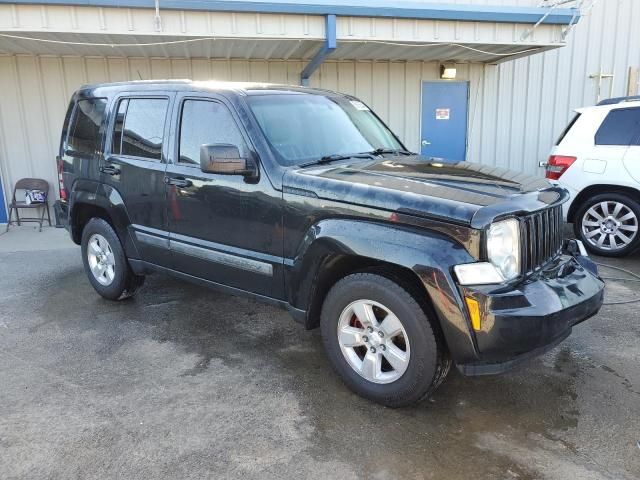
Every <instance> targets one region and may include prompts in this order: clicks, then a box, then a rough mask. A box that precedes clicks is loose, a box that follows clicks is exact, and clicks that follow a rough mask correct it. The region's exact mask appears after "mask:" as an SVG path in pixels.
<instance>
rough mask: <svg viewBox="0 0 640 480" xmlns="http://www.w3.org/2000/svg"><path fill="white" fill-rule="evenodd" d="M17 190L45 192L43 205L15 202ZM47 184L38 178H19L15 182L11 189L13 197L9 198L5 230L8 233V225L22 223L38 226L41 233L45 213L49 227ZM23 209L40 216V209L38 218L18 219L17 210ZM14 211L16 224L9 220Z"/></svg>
mask: <svg viewBox="0 0 640 480" xmlns="http://www.w3.org/2000/svg"><path fill="white" fill-rule="evenodd" d="M18 190H41V191H43V192H45V198H46V199H47V200H46V201H45V202H44V203H31V204H27V202H26V201H24V200H21V201H17V200H16V192H17V191H18ZM48 200H49V183H48V182H47V181H46V180H42V179H40V178H21V179H20V180H18V181H17V182H16V185H15V187H13V196H12V197H11V203H9V219H8V221H7V230H6V231H9V225H12V224H14V223H17V224H18V226H20V225H21V224H22V222H35V223H39V224H40V230H39V231H40V232H41V231H42V223H43V222H44V214H45V212H46V213H47V220H48V221H49V226H51V213H50V212H49V203H48ZM23 208H34V209H36V215H40V209H42V214H41V215H40V216H39V217H22V218H20V212H19V209H23ZM14 210H15V211H16V219H17V220H16V222H13V221H12V220H11V216H12V213H13V211H14Z"/></svg>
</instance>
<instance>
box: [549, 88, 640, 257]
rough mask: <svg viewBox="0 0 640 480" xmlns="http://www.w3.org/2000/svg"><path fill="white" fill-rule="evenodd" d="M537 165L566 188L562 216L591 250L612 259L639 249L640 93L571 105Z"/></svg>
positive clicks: (553, 180)
mask: <svg viewBox="0 0 640 480" xmlns="http://www.w3.org/2000/svg"><path fill="white" fill-rule="evenodd" d="M541 166H545V167H546V177H547V178H548V179H549V180H551V181H552V182H553V183H558V184H560V185H562V186H563V187H566V188H567V189H568V190H569V191H570V192H571V199H570V200H569V202H567V203H566V204H565V205H564V216H565V220H566V221H567V222H572V223H573V224H574V230H575V233H576V236H577V237H578V238H579V239H581V240H582V241H583V243H584V244H585V245H586V247H587V248H588V249H589V250H590V251H591V252H593V253H595V254H597V255H607V256H611V257H617V256H623V255H627V254H629V253H631V252H633V251H634V250H636V249H637V248H638V247H640V232H638V223H639V219H640V97H623V98H612V99H609V100H604V101H602V102H600V103H599V104H598V105H596V106H593V107H585V108H580V109H577V110H576V116H575V117H574V118H573V120H571V122H570V123H569V125H568V126H567V128H566V129H565V130H564V132H563V133H562V135H561V136H560V138H559V139H558V141H557V143H556V145H555V147H553V149H552V150H551V156H550V157H549V160H548V162H545V163H541Z"/></svg>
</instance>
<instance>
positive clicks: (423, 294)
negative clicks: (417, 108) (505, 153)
mask: <svg viewBox="0 0 640 480" xmlns="http://www.w3.org/2000/svg"><path fill="white" fill-rule="evenodd" d="M58 172H59V180H60V187H61V188H60V191H61V200H60V201H59V202H57V204H56V213H57V216H58V218H59V219H60V221H62V222H64V223H66V224H67V226H68V229H69V231H70V233H71V236H72V238H73V240H74V241H75V242H76V243H78V244H80V245H81V246H82V259H83V261H84V266H85V270H86V273H87V276H88V277H89V281H90V282H91V284H92V285H93V287H94V288H95V289H96V291H97V292H98V293H99V294H100V295H102V296H103V297H105V298H108V299H111V300H118V299H123V298H126V297H128V296H131V295H132V294H133V293H134V292H135V291H136V290H137V289H138V288H139V287H140V286H141V285H142V284H143V281H144V278H145V275H147V274H149V273H151V272H157V271H159V272H166V273H170V274H172V275H176V276H178V277H181V278H184V279H186V280H192V281H195V282H198V283H201V284H203V285H207V286H211V287H214V288H218V289H222V290H224V291H227V292H229V293H233V294H238V295H250V296H251V297H254V298H257V299H259V300H261V301H264V302H267V303H270V304H274V305H279V306H281V307H284V308H285V309H287V310H288V311H289V312H290V313H291V315H292V316H293V317H294V318H295V319H296V320H297V321H298V322H300V323H302V324H303V325H304V326H305V327H306V328H309V329H311V328H315V327H318V326H319V327H320V328H321V330H322V337H323V340H324V344H325V347H326V350H327V354H328V357H329V359H330V361H331V363H332V365H333V367H334V368H335V370H336V371H337V373H338V374H339V375H340V376H341V377H342V378H343V379H344V381H345V383H346V384H347V385H348V386H349V387H350V388H352V389H353V390H355V391H356V392H357V393H359V394H360V395H362V396H364V397H366V398H369V399H372V400H374V401H377V402H380V403H383V404H385V405H388V406H402V405H407V404H411V403H413V402H416V401H419V400H421V399H423V398H425V397H427V396H428V395H429V394H430V393H431V392H433V390H434V389H435V388H436V387H437V386H438V385H439V384H440V383H441V382H442V381H443V379H444V378H445V376H446V374H447V372H448V370H449V367H450V365H451V362H452V361H453V362H455V364H456V366H457V367H458V369H459V370H460V371H461V372H463V373H464V374H467V375H478V374H487V373H497V372H502V371H504V370H506V369H507V368H509V367H511V366H513V365H514V364H516V363H518V362H520V361H522V360H524V359H527V358H530V357H532V356H534V355H538V354H540V353H542V352H544V351H546V350H548V349H549V348H551V347H553V346H554V345H556V344H557V343H559V342H560V341H562V340H563V339H564V338H566V337H567V336H568V335H569V333H570V332H571V328H572V326H573V325H575V324H577V323H579V322H581V321H583V320H585V319H587V318H589V317H590V316H592V315H594V314H595V313H596V312H597V311H598V309H599V308H600V306H601V305H602V298H603V288H604V284H603V282H602V281H601V280H600V279H599V278H598V276H597V271H596V267H595V265H594V264H593V263H592V262H591V261H590V260H589V259H588V258H587V257H586V254H584V250H583V249H582V246H581V244H580V243H579V242H576V241H575V240H572V241H567V242H563V237H562V226H563V225H562V212H561V204H562V203H563V202H564V201H565V200H566V199H567V192H566V191H565V190H563V189H562V188H559V187H554V186H552V185H550V184H549V183H548V182H547V181H546V180H542V179H537V178H533V177H529V176H525V175H522V174H518V173H513V172H509V171H506V170H500V169H497V168H493V167H487V166H481V165H474V164H471V163H465V162H462V163H446V162H445V161H443V160H442V159H434V158H431V159H428V158H423V157H420V156H418V155H415V154H413V153H411V152H408V151H407V150H406V149H405V148H404V147H403V145H402V143H401V142H400V140H398V138H397V137H396V136H395V135H394V134H393V132H391V131H390V130H389V129H388V128H387V127H386V126H385V125H384V123H383V122H382V121H381V120H380V119H379V118H378V117H377V116H376V115H375V114H374V113H373V112H372V111H371V110H370V109H369V108H368V107H367V106H366V105H365V104H363V103H362V102H360V101H359V100H357V99H356V98H354V97H351V96H347V95H340V94H337V93H333V92H329V91H324V90H316V89H309V88H299V87H290V86H274V85H260V84H238V83H235V84H234V83H216V82H192V81H146V82H130V83H118V84H104V85H93V86H86V87H83V88H81V89H80V90H78V91H77V92H76V93H75V94H74V96H73V98H72V100H71V104H70V106H69V110H68V112H67V116H66V119H65V122H64V128H63V131H62V141H61V145H60V155H59V157H58ZM212 321H213V322H215V319H212ZM229 341H230V342H232V341H233V339H232V338H230V339H229Z"/></svg>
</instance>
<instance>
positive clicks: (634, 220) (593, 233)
mask: <svg viewBox="0 0 640 480" xmlns="http://www.w3.org/2000/svg"><path fill="white" fill-rule="evenodd" d="M581 228H582V234H583V235H584V238H585V239H586V240H587V242H589V243H590V244H591V245H593V246H594V247H596V248H599V249H602V250H610V251H615V250H620V249H622V248H625V247H627V246H628V245H629V244H631V242H633V240H634V238H635V237H636V235H637V234H638V217H637V216H636V214H635V213H634V212H633V210H631V209H630V208H629V207H628V206H627V205H625V204H624V203H621V202H617V201H604V202H599V203H596V204H595V205H592V206H591V208H589V209H588V210H587V211H586V212H585V214H584V216H583V217H582V225H581Z"/></svg>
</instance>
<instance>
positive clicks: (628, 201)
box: [573, 193, 640, 257]
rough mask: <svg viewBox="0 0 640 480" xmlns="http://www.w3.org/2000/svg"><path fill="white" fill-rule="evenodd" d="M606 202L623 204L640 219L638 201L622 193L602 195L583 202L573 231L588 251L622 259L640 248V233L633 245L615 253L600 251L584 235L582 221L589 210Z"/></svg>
mask: <svg viewBox="0 0 640 480" xmlns="http://www.w3.org/2000/svg"><path fill="white" fill-rule="evenodd" d="M604 201H610V202H619V203H623V204H625V205H626V206H627V207H629V208H630V209H631V210H633V212H634V213H635V214H636V217H637V218H638V219H640V203H638V202H637V201H635V200H633V199H632V198H630V197H629V196H627V195H625V194H622V193H601V194H598V195H595V196H593V197H590V198H589V199H588V200H587V201H585V202H583V205H582V206H581V207H580V208H579V209H578V210H577V211H576V215H575V218H574V223H573V230H574V233H575V235H576V237H578V238H579V239H580V240H582V243H583V244H584V246H585V247H586V248H587V250H589V251H590V252H591V253H593V254H595V255H600V256H603V257H622V256H625V255H629V254H630V253H633V252H634V251H636V250H637V249H638V248H639V247H640V232H637V233H636V237H635V238H634V239H633V241H632V242H631V244H629V245H628V246H626V247H624V248H621V249H619V250H615V251H609V250H603V249H599V248H598V247H596V246H594V245H591V243H589V241H588V240H587V239H586V238H585V236H584V234H583V233H582V219H583V217H584V214H585V213H586V211H587V210H589V208H591V207H592V206H594V205H595V204H596V203H600V202H604Z"/></svg>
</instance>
